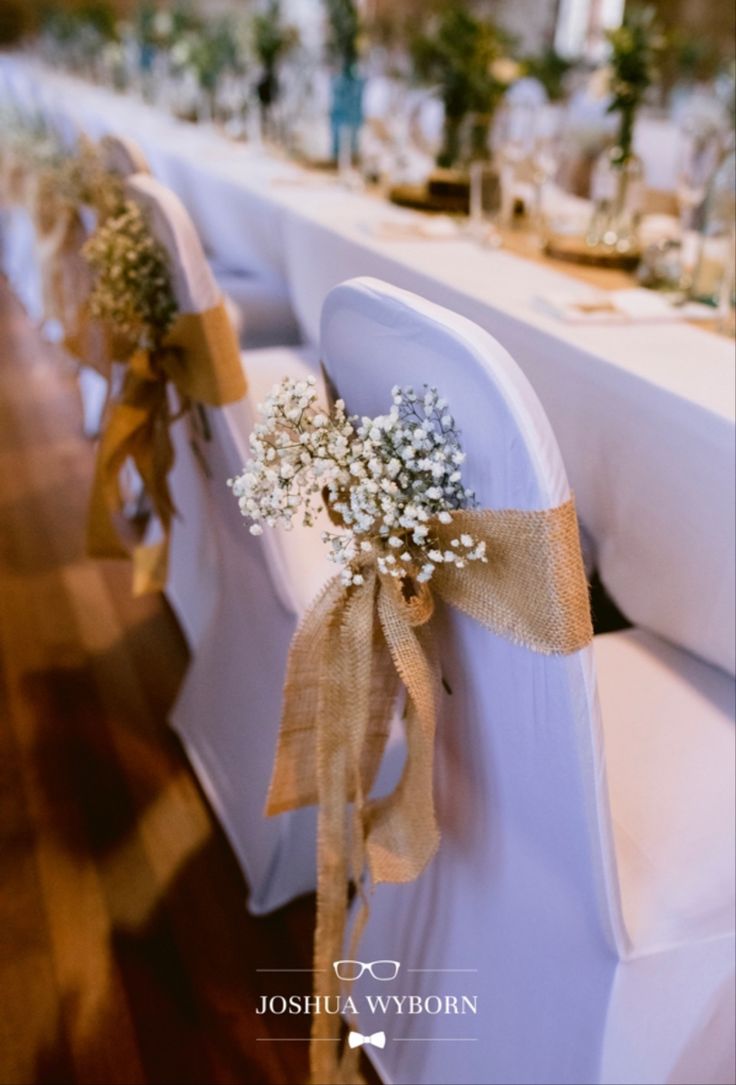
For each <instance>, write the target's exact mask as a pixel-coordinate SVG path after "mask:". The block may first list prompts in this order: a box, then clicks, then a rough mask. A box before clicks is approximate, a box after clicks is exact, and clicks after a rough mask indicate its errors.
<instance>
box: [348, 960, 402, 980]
mask: <svg viewBox="0 0 736 1085" xmlns="http://www.w3.org/2000/svg"><path fill="white" fill-rule="evenodd" d="M332 967H333V968H334V969H335V975H336V976H337V978H338V979H339V980H343V981H344V982H349V983H352V982H353V981H354V980H359V979H360V977H361V976H362V975H363V973H364V972H368V973H369V975H371V976H372V977H373V979H374V980H381V981H382V982H384V983H385V982H388V981H389V980H395V979H396V977H397V976H398V974H399V969H400V968H401V962H400V961H333V962H332Z"/></svg>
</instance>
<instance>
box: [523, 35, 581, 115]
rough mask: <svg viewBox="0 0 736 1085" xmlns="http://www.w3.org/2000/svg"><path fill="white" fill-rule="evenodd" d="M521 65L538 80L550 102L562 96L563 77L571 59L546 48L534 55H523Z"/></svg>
mask: <svg viewBox="0 0 736 1085" xmlns="http://www.w3.org/2000/svg"><path fill="white" fill-rule="evenodd" d="M523 65H524V70H525V71H526V73H527V74H528V75H531V76H533V77H534V79H538V80H539V82H540V83H541V84H542V86H543V87H544V89H545V90H546V91H547V95H548V97H549V99H550V101H551V102H558V101H560V100H561V99H562V98H564V96H565V77H566V76H567V74H568V73H569V72H570V70H571V69H572V67H573V62H572V61H570V60H568V59H567V58H566V57H563V56H560V54H559V53H557V52H555V50H554V49H551V48H547V49H545V50H544V51H543V52H541V53H538V54H537V55H536V56H530V57H525V59H524V61H523Z"/></svg>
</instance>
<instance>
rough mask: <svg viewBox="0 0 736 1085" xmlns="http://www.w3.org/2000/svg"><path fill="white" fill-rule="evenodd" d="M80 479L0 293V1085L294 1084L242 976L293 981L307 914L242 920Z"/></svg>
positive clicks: (235, 883)
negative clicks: (272, 973) (95, 535)
mask: <svg viewBox="0 0 736 1085" xmlns="http://www.w3.org/2000/svg"><path fill="white" fill-rule="evenodd" d="M92 465H93V446H92V444H91V443H90V442H89V441H87V440H85V439H84V438H83V437H82V436H81V415H80V407H79V401H78V396H77V391H76V383H75V380H74V373H73V370H72V368H71V366H70V364H69V362H68V361H67V360H65V359H64V358H63V357H62V355H61V354H60V353H59V352H58V351H56V350H55V349H54V348H52V347H49V346H48V344H46V343H45V342H44V341H43V340H42V338H41V337H40V336H39V334H38V332H37V331H36V330H35V329H34V328H33V327H32V325H31V324H30V323H29V321H28V320H27V318H26V316H25V315H24V313H23V311H22V310H21V308H20V306H19V304H18V303H17V301H16V300H15V299H14V297H13V296H12V295H11V294H10V292H9V290H8V289H7V287H6V285H5V284H4V283H0V1082H2V1083H3V1085H15V1083H21V1082H22V1083H26V1082H28V1083H31V1082H33V1083H46V1082H65V1083H67V1082H68V1083H90V1085H92V1083H94V1085H107V1083H121V1085H134V1083H147V1082H162V1083H163V1082H167V1083H189V1082H191V1083H195V1082H196V1083H201V1082H212V1083H216V1082H217V1083H219V1082H227V1083H229V1082H237V1083H250V1082H253V1083H259V1085H269V1083H271V1082H273V1083H282V1082H283V1083H287V1082H300V1081H304V1080H305V1079H306V1074H307V1045H306V1043H304V1044H302V1043H289V1044H277V1043H268V1042H266V1043H260V1042H256V1040H257V1037H263V1036H268V1026H267V1025H265V1026H264V1025H263V1024H262V1019H261V1018H259V1017H256V1015H255V1013H254V1010H255V1005H256V1002H257V999H258V997H259V996H260V994H261V993H263V994H273V993H277V992H278V991H279V985H278V982H277V980H279V979H280V980H281V981H282V982H283V980H282V978H281V977H270V980H269V983H268V984H266V983H261V981H262V980H265V979H266V977H264V976H258V975H257V974H256V969H257V968H259V967H268V968H275V967H279V965H280V964H283V965H284V966H285V967H294V965H295V963H299V964H300V965H303V966H305V967H307V966H308V964H309V955H310V944H311V935H312V922H313V900H312V899H311V898H308V899H304V900H302V901H299V902H297V903H296V904H294V905H292V906H290V907H289V908H286V909H282V910H281V911H280V912H279V913H277V914H275V915H273V916H270V917H266V918H259V919H254V918H252V917H250V916H249V915H248V913H247V912H246V910H245V897H246V886H245V884H244V882H243V879H242V876H241V873H240V871H239V868H238V866H237V864H236V862H235V860H234V858H233V856H232V854H231V852H230V849H229V847H228V845H227V843H226V841H225V839H224V837H223V835H222V833H221V831H220V829H219V827H218V825H217V823H216V821H215V820H214V818H213V816H212V814H211V812H210V810H209V808H208V806H207V804H206V802H205V800H204V799H203V797H202V794H201V792H200V790H199V788H198V786H197V784H196V781H195V779H194V777H193V775H192V772H191V770H190V768H189V766H188V764H187V761H186V759H185V757H184V754H183V752H182V750H181V747H180V745H179V743H178V741H177V739H176V737H175V736H174V734H173V733H172V732H171V731H170V730H169V729H168V728H167V725H166V715H167V711H168V709H169V707H170V705H171V704H172V701H173V698H174V697H175V694H176V690H177V687H178V684H179V682H180V680H181V677H182V675H183V673H184V669H185V667H186V663H187V652H186V647H185V644H184V642H183V639H182V637H181V634H180V632H179V629H178V627H177V624H176V622H175V620H174V618H173V617H172V615H171V613H170V612H169V610H168V608H167V606H166V604H165V603H164V602H163V601H162V599H161V598H159V597H148V598H145V599H132V598H131V595H130V579H129V578H130V571H129V568H128V567H127V566H126V564H125V563H118V562H92V561H89V560H87V559H85V557H84V548H83V537H84V517H85V509H86V502H87V496H88V488H89V483H90V479H91V472H92ZM288 984H289V991H293V992H299V993H306V991H307V989H308V985H309V976H308V975H306V974H305V975H302V976H300V975H296V976H290V977H289V980H288ZM307 1028H308V1022H307V1021H304V1020H302V1019H300V1018H293V1019H291V1020H290V1022H289V1029H290V1034H291V1035H294V1036H296V1035H303V1036H304V1037H305V1038H306V1035H307Z"/></svg>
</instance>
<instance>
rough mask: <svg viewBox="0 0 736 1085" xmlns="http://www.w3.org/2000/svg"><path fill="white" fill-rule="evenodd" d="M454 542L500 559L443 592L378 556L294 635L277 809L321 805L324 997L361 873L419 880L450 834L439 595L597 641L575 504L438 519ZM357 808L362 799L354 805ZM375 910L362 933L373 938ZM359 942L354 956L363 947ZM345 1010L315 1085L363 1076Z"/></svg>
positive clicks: (513, 628) (437, 531)
mask: <svg viewBox="0 0 736 1085" xmlns="http://www.w3.org/2000/svg"><path fill="white" fill-rule="evenodd" d="M431 530H432V533H433V535H434V536H435V537H437V538H438V540H439V543H440V546H439V548H440V549H447V548H449V546H450V542H451V540H452V539H453V538H456V537H457V536H458V535H459V534H461V533H463V532H467V533H468V534H470V535H472V536H473V537H474V538H475V539H477V540H484V541H485V543H486V547H487V555H488V563H487V564H483V563H481V562H472V563H469V564H468V565H467V566H466V567H465V568H464V569H462V570H458V569H456V568H454V567H452V566H444V565H443V566H440V567H439V568H438V569H437V571H436V572H435V575H434V577H433V579H432V588H431V591H430V590H429V588H428V587H427V586H426V585H424V586H422V585H416V587H415V589H414V591H413V593H412V595H411V598H409V599H407V598H406V596H405V594H404V593H402V590H401V589H400V588H399V587H398V585H397V581H395V580H392V579H391V578H389V577H384V576H381V575H380V574H379V573H378V572H377V569H376V567H375V564H373V563H372V561H370V560H368V561H367V562H366V564H365V565H364V567H363V569H362V572H363V576H364V583H363V584H362V585H360V586H358V587H356V586H353V587H351V588H349V589H346V588H344V587H343V586H342V584H341V582H340V579H339V577H336V578H335V579H333V580H331V581H330V582H329V583H328V584H327V585H326V587H325V589H324V590H323V592H322V594H321V595H320V596H319V597H318V599H317V600H316V601H315V603H314V604H313V605H312V607H311V608H310V610H309V611H308V612H307V614H306V615H305V617H304V619H303V621H302V623H301V625H300V627H299V629H298V630H297V632H296V634H295V636H294V639H293V641H292V645H291V649H290V653H289V660H288V665H287V673H286V681H285V686H284V706H283V714H282V720H281V731H280V734H279V742H278V749H277V754H276V762H275V766H274V772H273V778H272V780H271V787H270V791H269V796H268V802H267V813H268V814H279V813H282V812H284V811H287V810H294V809H297V808H299V807H301V806H306V805H309V804H312V803H315V802H316V803H318V804H319V820H318V860H317V861H318V883H317V925H316V932H315V945H314V968H315V993H316V994H318V995H336V994H339V990H340V983H339V980H338V979H337V977H336V975H335V973H334V970H333V967H332V964H333V961H335V960H339V959H340V958H341V957H342V956H343V941H344V936H345V927H346V919H347V903H348V888H349V881H350V879H351V878H353V879H354V880H355V881H356V882H357V883H358V887H359V889H360V884H359V882H360V879H361V876H362V874H363V868H364V864H365V863H366V862H367V865H368V868H369V870H370V875H371V878H372V881H373V883H374V884H378V883H380V882H409V881H412V880H414V879H415V878H417V877H418V876H419V874H420V873H421V871H422V870H423V869H424V867H425V866H426V864H427V863H428V862H429V860H430V859H431V858H432V856H433V855H434V853H435V851H436V849H437V846H438V843H439V831H438V828H437V823H436V819H435V812H434V800H433V754H434V735H435V719H436V714H437V705H438V701H439V696H440V691H441V675H440V669H439V665H438V660H437V654H436V651H435V648H434V644H433V637H432V623H431V621H430V619H431V617H432V614H433V611H434V603H433V598H432V593H434V594H435V595H436V596H438V597H439V598H441V599H443V600H444V601H445V602H446V603H448V604H449V605H451V606H453V607H456V608H457V609H458V610H461V611H463V612H464V613H465V614H468V615H470V616H471V617H472V618H475V619H476V620H477V621H479V622H480V623H481V624H482V625H484V626H485V627H486V628H488V629H490V630H491V631H492V632H494V633H497V634H498V635H500V636H503V637H505V638H507V639H509V640H512V641H514V642H515V643H517V644H520V645H524V646H526V647H528V648H532V649H534V650H536V651H538V652H544V653H549V654H551V653H569V652H574V651H577V650H578V649H579V648H582V647H584V646H585V645H586V644H588V643H589V642H590V640H591V637H592V626H591V620H590V608H589V603H588V590H587V584H586V580H585V573H584V570H583V564H582V558H581V555H580V543H579V537H578V526H577V519H576V516H575V507H574V504H573V501H572V500H570V501H568V502H567V503H566V504H564V505H561V506H560V507H559V508H555V509H549V510H545V511H540V512H520V511H515V510H506V511H491V510H478V511H476V510H462V511H458V512H455V513H454V514H453V518H452V523H451V524H447V525H445V524H440V523H439V522H436V523H433V524H432V525H431ZM399 681H400V682H401V683H403V685H404V687H405V689H406V712H405V729H406V744H407V757H406V762H405V767H404V770H403V775H402V778H401V780H400V781H399V784H398V785H397V787H396V789H395V790H394V792H393V793H392V794H391V795H389V796H387V797H385V798H383V799H381V800H378V801H374V800H369V799H368V798H367V796H368V794H369V792H370V789H371V787H372V785H373V782H374V779H375V776H376V772H377V770H378V766H379V764H380V761H381V757H382V755H383V750H384V746H385V743H386V738H387V735H388V731H389V725H390V720H391V714H392V709H393V705H394V701H395V695H396V692H397V689H398V686H399ZM351 803H352V808H351V806H350V804H351ZM364 921H365V909H364V910H363V913H362V915H361V916H360V917H359V920H358V924H357V926H356V929H355V930H354V933H353V945H354V946H355V944H356V942H357V939H358V938H359V937H360V931H361V929H362V925H363V923H364ZM353 954H354V949H353V950H352V951H351V956H352V955H353ZM333 1035H334V1023H333V1019H332V1018H330V1017H329V1016H328V1015H325V1014H315V1015H314V1017H313V1025H312V1039H313V1042H312V1045H311V1070H312V1081H313V1082H314V1085H334V1083H337V1082H340V1083H345V1082H353V1081H360V1080H361V1079H360V1076H359V1074H358V1071H357V1051H351V1050H350V1049H349V1048H346V1050H345V1051H344V1053H343V1055H342V1058H340V1057H339V1056H338V1051H337V1049H336V1045H335V1044H332V1043H330V1042H329V1037H330V1036H333Z"/></svg>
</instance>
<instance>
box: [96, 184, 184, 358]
mask: <svg viewBox="0 0 736 1085" xmlns="http://www.w3.org/2000/svg"><path fill="white" fill-rule="evenodd" d="M82 252H83V254H84V256H85V257H86V258H87V260H88V261H89V263H90V265H91V266H92V269H93V271H94V273H95V282H94V286H93V288H92V293H91V296H90V308H91V311H92V314H93V315H94V316H96V317H98V318H99V319H101V320H104V321H105V322H107V323H108V324H110V325H111V326H112V327H113V328H114V329H115V331H116V332H118V333H120V334H121V335H124V336H126V337H127V338H128V339H130V340H131V341H132V342H134V343H135V344H136V345H138V346H142V347H151V346H154V345H156V344H157V343H158V342H159V341H160V340H161V339H162V338H163V336H164V335H165V334H166V332H167V331H168V329H169V327H170V326H171V324H172V323H173V321H174V318H175V316H176V313H177V305H176V300H175V298H174V292H173V288H172V285H171V276H170V274H169V267H168V262H167V256H166V252H165V250H164V248H163V246H162V245H161V244H160V243H159V242H158V241H157V240H156V238H155V237H154V236H153V234H152V233H151V229H150V227H149V225H148V223H147V221H146V218H145V216H144V214H143V211H142V210H141V208H140V207H139V206H138V205H137V204H136V203H134V202H133V201H130V200H128V201H126V202H125V203H124V204H123V206H122V209H121V210H120V212H119V213H118V214H116V215H113V216H112V217H110V218H108V219H106V220H105V221H104V222H101V223H100V224H99V225H98V227H97V229H96V230H95V232H94V233H93V235H92V236H91V237H90V239H89V240H88V241H87V242H86V244H85V246H84V248H83V250H82Z"/></svg>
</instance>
